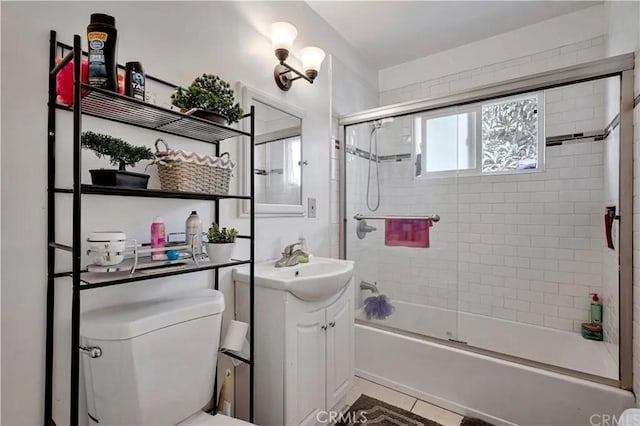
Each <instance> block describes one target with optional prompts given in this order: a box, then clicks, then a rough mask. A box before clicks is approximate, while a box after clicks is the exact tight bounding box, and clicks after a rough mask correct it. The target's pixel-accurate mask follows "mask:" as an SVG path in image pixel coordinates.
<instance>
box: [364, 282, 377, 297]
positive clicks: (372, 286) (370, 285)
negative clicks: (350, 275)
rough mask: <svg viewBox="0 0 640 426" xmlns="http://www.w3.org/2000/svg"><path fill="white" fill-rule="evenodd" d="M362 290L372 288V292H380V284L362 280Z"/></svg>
mask: <svg viewBox="0 0 640 426" xmlns="http://www.w3.org/2000/svg"><path fill="white" fill-rule="evenodd" d="M360 290H370V291H371V292H372V293H374V294H377V293H378V286H377V285H375V284H371V283H370V282H367V281H360Z"/></svg>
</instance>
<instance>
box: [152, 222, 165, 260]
mask: <svg viewBox="0 0 640 426" xmlns="http://www.w3.org/2000/svg"><path fill="white" fill-rule="evenodd" d="M166 242H167V240H166V238H165V232H164V220H162V218H161V217H160V216H158V217H156V218H155V219H153V222H152V223H151V248H152V249H153V248H161V247H164V246H165V245H166ZM166 258H167V255H166V254H165V252H164V250H158V251H153V252H152V253H151V259H153V260H165V259H166Z"/></svg>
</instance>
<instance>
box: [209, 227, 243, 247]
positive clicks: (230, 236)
mask: <svg viewBox="0 0 640 426" xmlns="http://www.w3.org/2000/svg"><path fill="white" fill-rule="evenodd" d="M237 235H238V230H237V229H235V228H231V229H227V228H220V227H219V226H218V224H217V223H215V222H212V223H211V227H209V232H207V240H208V241H209V242H210V243H214V244H226V243H234V242H235V241H236V236H237Z"/></svg>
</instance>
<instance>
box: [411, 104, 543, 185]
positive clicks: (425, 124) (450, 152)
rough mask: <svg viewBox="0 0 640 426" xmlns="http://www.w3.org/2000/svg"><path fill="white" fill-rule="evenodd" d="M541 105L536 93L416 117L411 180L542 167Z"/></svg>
mask: <svg viewBox="0 0 640 426" xmlns="http://www.w3.org/2000/svg"><path fill="white" fill-rule="evenodd" d="M541 107H542V94H541V93H540V94H532V95H527V96H520V97H516V98H505V99H501V100H498V101H495V102H484V103H481V104H474V105H471V106H468V107H461V108H455V109H450V110H446V111H440V112H439V113H437V114H434V113H427V114H424V115H420V116H416V117H415V119H414V129H413V133H414V140H415V141H416V143H415V152H414V154H415V159H416V173H415V174H416V176H428V175H438V174H441V175H442V174H444V175H446V174H451V173H452V172H455V173H458V174H487V173H499V172H517V171H519V170H525V169H539V168H542V162H543V155H542V154H543V152H544V135H543V133H544V132H543V131H541V129H543V128H544V127H543V125H542V121H543V113H542V111H541V109H542V108H541Z"/></svg>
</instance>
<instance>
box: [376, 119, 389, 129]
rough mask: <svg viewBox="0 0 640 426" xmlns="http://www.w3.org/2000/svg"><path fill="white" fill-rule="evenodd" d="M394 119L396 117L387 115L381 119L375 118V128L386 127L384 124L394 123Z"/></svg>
mask: <svg viewBox="0 0 640 426" xmlns="http://www.w3.org/2000/svg"><path fill="white" fill-rule="evenodd" d="M393 120H394V118H393V117H387V118H383V119H381V120H375V121H374V122H373V127H374V128H375V129H379V128H381V127H384V126H386V125H388V124H391V123H393Z"/></svg>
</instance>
